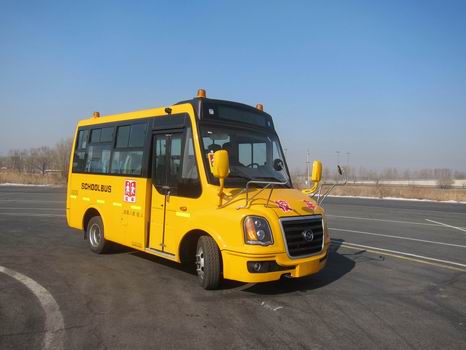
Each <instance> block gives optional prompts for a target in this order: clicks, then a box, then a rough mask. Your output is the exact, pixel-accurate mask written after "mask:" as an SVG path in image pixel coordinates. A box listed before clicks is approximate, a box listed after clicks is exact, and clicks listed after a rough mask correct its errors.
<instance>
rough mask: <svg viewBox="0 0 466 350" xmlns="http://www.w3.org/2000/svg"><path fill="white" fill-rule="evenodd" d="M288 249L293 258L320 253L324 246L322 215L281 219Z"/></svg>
mask: <svg viewBox="0 0 466 350" xmlns="http://www.w3.org/2000/svg"><path fill="white" fill-rule="evenodd" d="M280 223H281V226H282V232H283V236H284V239H285V244H286V251H287V253H288V256H289V257H291V258H301V257H306V256H310V255H315V254H318V253H320V252H321V251H322V249H323V246H324V244H323V243H324V230H323V226H322V216H320V215H316V216H305V217H302V216H301V217H294V218H293V217H291V218H282V219H280Z"/></svg>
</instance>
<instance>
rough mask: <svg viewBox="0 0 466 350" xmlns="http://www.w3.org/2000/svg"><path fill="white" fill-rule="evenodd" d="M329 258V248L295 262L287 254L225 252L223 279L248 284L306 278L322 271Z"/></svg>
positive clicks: (223, 255) (223, 256) (223, 254)
mask: <svg viewBox="0 0 466 350" xmlns="http://www.w3.org/2000/svg"><path fill="white" fill-rule="evenodd" d="M327 258H328V246H326V247H325V248H324V250H322V252H321V253H320V254H318V255H314V256H310V257H307V258H302V259H295V260H294V259H290V258H289V257H288V255H287V254H286V253H280V254H273V255H250V254H243V253H238V252H232V251H227V250H223V251H222V259H223V277H224V278H226V279H231V280H235V281H240V282H246V283H257V282H269V281H276V280H279V279H280V278H281V277H282V276H283V275H286V276H287V277H292V278H298V277H304V276H309V275H312V274H315V273H317V272H319V271H320V270H322V269H323V268H324V267H325V265H326V264H327Z"/></svg>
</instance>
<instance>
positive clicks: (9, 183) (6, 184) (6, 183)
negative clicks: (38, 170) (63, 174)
mask: <svg viewBox="0 0 466 350" xmlns="http://www.w3.org/2000/svg"><path fill="white" fill-rule="evenodd" d="M0 186H9V187H61V186H60V185H34V184H17V183H13V182H5V183H0Z"/></svg>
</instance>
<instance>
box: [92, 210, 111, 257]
mask: <svg viewBox="0 0 466 350" xmlns="http://www.w3.org/2000/svg"><path fill="white" fill-rule="evenodd" d="M86 236H87V241H88V242H89V248H91V250H92V251H93V252H94V253H97V254H102V253H105V252H106V251H108V249H109V246H110V242H108V241H107V240H106V239H105V235H104V224H103V222H102V218H101V217H100V216H94V217H93V218H91V220H89V223H88V224H87V231H86Z"/></svg>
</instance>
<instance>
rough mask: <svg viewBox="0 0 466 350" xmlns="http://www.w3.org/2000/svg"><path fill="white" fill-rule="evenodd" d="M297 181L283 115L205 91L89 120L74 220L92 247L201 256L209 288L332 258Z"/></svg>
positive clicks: (199, 268)
mask: <svg viewBox="0 0 466 350" xmlns="http://www.w3.org/2000/svg"><path fill="white" fill-rule="evenodd" d="M321 172H322V168H321V164H320V162H318V161H316V162H314V168H313V172H312V179H311V180H312V181H313V182H314V186H313V188H311V189H309V190H308V191H305V193H303V192H302V191H300V190H297V189H294V188H293V185H292V182H291V178H290V174H289V171H288V168H287V165H286V161H285V158H284V154H283V150H282V147H281V145H280V141H279V138H278V136H277V133H276V132H275V127H274V124H273V120H272V117H271V116H270V115H269V114H267V113H266V112H264V111H263V106H262V105H260V104H258V105H257V106H256V107H251V106H248V105H245V104H241V103H237V102H231V101H224V100H216V99H209V98H207V97H206V93H205V91H204V90H199V91H198V94H197V96H196V97H195V98H193V99H191V100H187V101H182V102H179V103H176V104H174V105H171V106H168V107H161V108H155V109H148V110H143V111H136V112H130V113H123V114H116V115H109V116H100V115H99V113H98V112H95V113H94V115H93V116H92V117H91V118H89V119H85V120H81V121H80V122H79V123H78V126H77V129H76V133H75V137H74V144H73V149H72V162H71V164H70V169H69V181H68V189H67V202H66V217H67V222H68V225H69V226H70V227H73V228H76V229H80V230H83V231H84V237H85V238H86V239H87V240H88V242H89V246H90V249H91V250H92V251H94V252H96V253H102V252H104V251H106V250H107V249H108V248H109V247H110V246H111V245H112V244H113V243H117V244H121V245H124V246H128V247H131V248H133V249H137V250H140V251H143V252H146V253H148V254H153V255H156V256H159V257H163V258H166V259H169V260H172V261H176V262H179V263H187V264H192V267H193V271H194V269H195V271H196V272H197V275H198V277H199V282H200V284H201V286H202V287H204V288H206V289H215V288H218V286H219V284H220V282H221V280H222V278H225V279H231V280H236V281H242V282H266V281H273V280H278V279H280V278H281V277H282V276H286V277H302V276H308V275H311V274H314V273H317V272H318V271H320V270H321V269H322V268H323V267H324V266H325V264H326V259H327V255H328V248H329V245H330V238H329V234H328V230H327V224H326V219H325V216H324V211H323V209H322V208H321V207H320V206H319V205H318V204H317V202H316V201H314V200H313V199H311V198H310V197H309V196H308V195H309V194H310V193H313V192H314V191H315V190H316V188H317V186H318V183H319V181H320V177H321Z"/></svg>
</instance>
